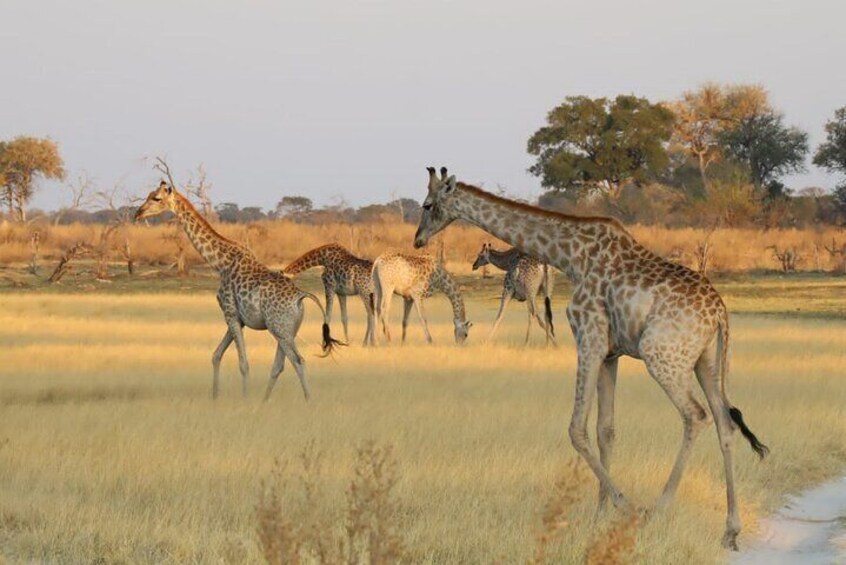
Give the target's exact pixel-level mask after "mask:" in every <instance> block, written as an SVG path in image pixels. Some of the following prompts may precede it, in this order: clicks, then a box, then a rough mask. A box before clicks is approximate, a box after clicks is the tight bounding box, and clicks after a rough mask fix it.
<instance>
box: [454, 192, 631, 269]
mask: <svg viewBox="0 0 846 565" xmlns="http://www.w3.org/2000/svg"><path fill="white" fill-rule="evenodd" d="M456 190H458V191H459V193H458V194H457V195H456V198H457V201H456V204H455V210H456V212H457V216H458V218H459V219H462V220H466V221H467V222H469V223H471V224H473V225H475V226H478V227H480V228H482V229H483V230H485V231H486V232H488V233H490V234H492V235H494V236H496V237H498V238H499V239H501V240H503V241H505V242H508V243H510V244H511V245H513V246H514V247H515V248H516V249H517V250H519V251H522V252H523V253H525V254H526V255H529V256H531V257H535V258H537V259H540V261H541V262H543V263H547V264H549V265H552V266H554V267H557V268H558V269H561V270H562V271H565V272H567V273H569V274H570V276H571V278H573V279H575V280H580V279H582V278H583V277H584V274H585V271H586V270H587V269H588V268H589V267H590V263H591V260H592V258H593V257H592V255H595V253H594V251H596V252H598V251H599V250H598V249H596V250H593V249H589V247H590V246H591V245H592V244H594V245H595V241H596V236H597V235H598V233H599V231H600V230H613V231H614V233H615V234H616V235H618V236H619V237H625V238H627V240H628V241H629V242H630V243H631V244H632V245H636V243H635V242H634V239H633V238H632V237H631V236H630V235H628V233H627V232H626V231H625V229H624V228H623V227H622V226H620V225H619V224H618V223H617V222H616V221H615V220H611V219H608V218H580V217H577V216H567V215H564V214H557V213H554V212H548V211H546V210H540V209H537V208H533V207H531V206H528V205H524V204H519V203H516V202H512V201H510V200H506V199H504V198H500V197H498V196H494V195H493V194H488V193H486V192H483V191H482V190H481V189H478V188H476V187H473V186H469V185H466V184H464V183H458V185H457V187H456Z"/></svg>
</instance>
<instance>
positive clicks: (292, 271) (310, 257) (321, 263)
mask: <svg viewBox="0 0 846 565" xmlns="http://www.w3.org/2000/svg"><path fill="white" fill-rule="evenodd" d="M330 248H331V247H330V246H329V245H324V246H322V247H318V248H317V249H312V250H311V251H307V252H305V253H303V254H302V255H300V256H299V257H298V258H296V259H294V260H293V261H291V264H290V265H288V266H287V267H285V272H286V273H287V274H289V275H296V274H297V273H301V272H303V271H307V270H308V269H311V268H314V267H325V266H326V258H327V255H328V251H329V250H330Z"/></svg>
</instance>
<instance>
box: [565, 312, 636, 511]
mask: <svg viewBox="0 0 846 565" xmlns="http://www.w3.org/2000/svg"><path fill="white" fill-rule="evenodd" d="M589 325H590V326H598V324H589ZM591 330H592V331H591V335H590V336H585V335H583V333H582V332H583V330H580V335H579V337H580V339H578V340H577V341H578V342H579V361H578V371H577V375H576V394H575V399H574V401H573V417H572V419H571V420H570V429H569V433H570V441H571V443H572V444H573V447H574V448H575V450H576V451H577V452H578V453H579V455H581V456H582V459H584V460H585V462H586V463H587V464H588V466H589V467H590V468H591V470H592V471H593V474H594V475H595V476H596V478H597V480H599V484H600V487H601V488H604V489H605V492H606V493H607V494H606V496H609V497H610V498H611V502H612V503H613V504H614V506H615V507H617V508H628V503H627V502H626V499H625V498H624V497H623V494H622V493H621V492H620V489H618V488H617V486H616V485H615V484H614V481H612V480H611V476H610V475H609V474H608V471H607V470H606V469H605V466H604V465H603V464H602V462H601V461H600V460H599V458H598V457H597V456H596V454H595V453H593V451H592V450H591V449H590V442H589V439H588V431H587V424H588V415H589V413H590V405H591V403H592V402H593V396H594V394H595V393H596V386H597V381H598V379H599V370H600V366H601V365H602V363H603V361H604V360H605V357H606V355H607V354H608V347H607V342H605V340H607V338H605V337H604V336H607V331H605V333H603V332H602V331H599V330H598V329H597V327H593V328H591Z"/></svg>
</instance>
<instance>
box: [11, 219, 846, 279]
mask: <svg viewBox="0 0 846 565" xmlns="http://www.w3.org/2000/svg"><path fill="white" fill-rule="evenodd" d="M216 227H217V229H219V230H220V231H221V233H223V235H225V236H226V237H229V238H231V239H234V240H236V241H241V242H244V243H246V244H248V245H250V246H251V247H252V248H253V250H254V251H255V252H256V254H257V255H258V256H259V258H260V259H261V260H262V261H264V262H266V263H268V264H271V265H282V264H285V263H287V262H289V261H290V260H292V259H294V258H295V257H297V256H299V255H300V254H301V253H304V252H305V251H308V250H309V249H313V248H315V247H318V246H319V245H323V244H325V243H327V242H337V243H340V244H342V245H344V246H346V247H348V248H350V249H352V250H353V251H354V252H355V253H357V254H360V255H361V256H363V257H369V258H374V257H376V256H377V255H379V254H380V253H383V252H385V251H387V250H391V249H394V250H407V251H411V250H412V249H411V242H412V240H413V236H414V230H415V229H416V226H413V225H410V224H399V223H393V224H392V223H377V224H356V225H348V224H322V225H302V224H293V223H291V222H286V221H279V222H272V221H265V222H259V223H256V224H250V225H233V224H219V225H217V226H216ZM34 230H39V231H41V232H42V233H41V255H42V257H43V259H44V260H45V261H56V260H58V258H59V257H60V256H61V255H62V253H63V252H64V251H65V250H67V249H68V248H69V247H70V246H71V245H73V244H74V243H76V242H79V241H83V242H87V243H89V244H91V245H92V246H93V245H95V244H96V242H97V241H98V238H99V235H100V233H101V231H102V230H103V227H102V226H95V225H79V224H77V225H68V226H45V225H37V224H36V225H31V226H19V225H15V224H9V223H5V224H0V263H5V264H12V263H18V264H24V263H28V262H29V260H30V257H31V249H30V236H31V234H32V232H33V231H34ZM122 230H126V233H128V238H129V240H130V242H131V249H132V253H133V254H134V255H135V257H136V258H137V261H138V262H140V263H142V264H155V265H172V264H173V263H175V261H176V255H177V245H176V242H175V241H174V240H173V237H172V236H173V234H174V227H173V226H156V227H145V226H141V225H129V226H127V227H125V228H122ZM630 230H631V232H632V233H633V234H634V236H635V237H636V238H638V240H639V241H640V242H641V243H643V244H644V245H646V246H647V247H649V248H650V249H652V250H654V251H655V252H657V253H659V254H661V255H663V256H670V257H673V258H674V260H676V261H678V262H681V263H683V264H685V265H688V266H695V265H696V252H697V248H698V246H699V245H700V243H703V242H704V241H705V240H706V238H708V231H709V230H705V229H697V228H685V229H668V228H662V227H655V226H639V225H635V226H630ZM123 233H124V232H123V231H121V232H120V233H119V234H116V236H115V237H114V247H115V249H114V251H113V258H114V260H115V261H119V258H120V249H119V246H121V245H122V244H123V243H122V242H123V237H124V236H123ZM490 239H491V238H490V236H489V235H487V234H485V233H484V232H482V231H481V230H478V229H476V228H473V227H470V226H466V225H458V226H456V227H453V228H451V229H449V230H447V231H446V232H444V233H443V234H442V235H440V236H439V239H438V240H436V241H435V242H434V243H433V244H430V248H431V249H430V251H431V252H432V253H435V252H436V251H437V249H438V246H439V245H440V243H439V241H443V245H444V249H445V254H446V258H447V260H448V261H449V262H451V263H461V264H462V265H463V264H465V263H468V262H472V261H473V259H474V258H475V257H476V254H477V253H478V252H479V249H480V248H481V246H482V243H483V242H484V241H489V240H490ZM832 240H836V241H837V242H838V249H839V248H840V247H842V246H843V245H844V243H846V232H844V231H843V230H842V229H837V228H833V227H828V228H823V229H820V230H796V229H787V230H769V231H760V230H754V229H719V230H716V231H715V232H714V233H713V234H712V235H711V236H710V238H709V239H708V241H709V242H710V249H711V253H712V255H711V258H710V261H709V266H710V269H711V270H713V271H722V272H744V271H752V270H777V269H780V268H781V264H780V262H779V261H778V259H777V258H776V256H775V254H774V253H773V250H772V249H770V247H771V246H778V248H779V249H781V250H782V251H783V250H787V249H793V250H795V251H796V253H797V254H798V256H799V258H800V259H799V261H798V263H797V269H798V270H800V271H833V270H837V271H843V269H844V261H845V260H846V258H844V257H843V256H842V255H840V254H838V255H831V254H829V253H828V252H827V251H826V249H825V248H826V247H829V248H831V247H832ZM281 242H284V245H282V244H281ZM503 246H504V244H503ZM188 258H189V260H190V261H191V262H193V263H194V264H197V263H199V262H200V258H199V256H197V255H196V253H195V252H194V251H193V249H190V250H189V255H188ZM51 268H52V267H51Z"/></svg>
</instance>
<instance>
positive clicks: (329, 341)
mask: <svg viewBox="0 0 846 565" xmlns="http://www.w3.org/2000/svg"><path fill="white" fill-rule="evenodd" d="M346 345H347V344H346V343H343V342H341V341H338V340H337V339H335V338H333V337H332V335H331V334H330V333H329V324H327V323H326V322H323V355H322V356H321V357H326V356H328V355H330V354H331V353H332V352H333V351H335V348H336V347H338V346H346Z"/></svg>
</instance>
